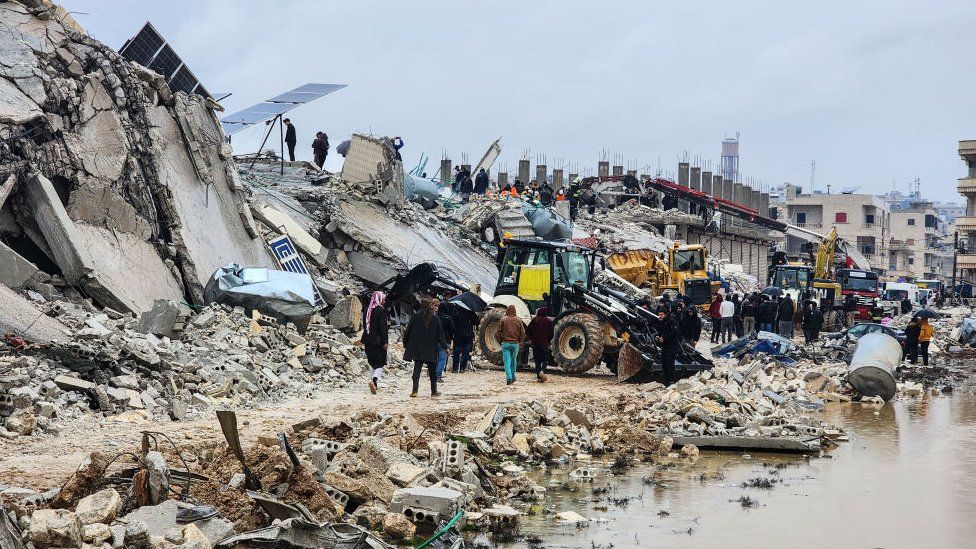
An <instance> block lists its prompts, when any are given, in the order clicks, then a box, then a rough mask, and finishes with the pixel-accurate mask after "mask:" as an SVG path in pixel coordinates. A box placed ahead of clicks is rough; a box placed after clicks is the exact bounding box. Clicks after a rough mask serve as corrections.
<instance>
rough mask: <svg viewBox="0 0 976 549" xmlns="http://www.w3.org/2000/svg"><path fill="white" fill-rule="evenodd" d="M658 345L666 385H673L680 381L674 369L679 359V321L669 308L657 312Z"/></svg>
mask: <svg viewBox="0 0 976 549" xmlns="http://www.w3.org/2000/svg"><path fill="white" fill-rule="evenodd" d="M657 318H658V321H659V322H658V323H657V344H658V346H659V347H660V349H661V369H662V370H663V371H664V384H665V385H671V384H673V383H674V382H676V381H678V374H677V373H676V372H675V369H674V362H675V360H677V358H678V340H679V337H680V335H679V334H678V319H676V318H675V317H674V315H673V314H671V312H670V311H669V310H668V308H667V307H660V308H658V310H657Z"/></svg>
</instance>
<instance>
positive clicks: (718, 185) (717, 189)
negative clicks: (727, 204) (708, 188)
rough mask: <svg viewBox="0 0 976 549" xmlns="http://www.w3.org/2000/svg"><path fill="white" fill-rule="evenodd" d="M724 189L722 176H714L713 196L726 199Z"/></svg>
mask: <svg viewBox="0 0 976 549" xmlns="http://www.w3.org/2000/svg"><path fill="white" fill-rule="evenodd" d="M723 192H724V189H723V187H722V174H719V173H716V174H712V196H717V197H720V198H724V197H725V195H724V194H722V193H723Z"/></svg>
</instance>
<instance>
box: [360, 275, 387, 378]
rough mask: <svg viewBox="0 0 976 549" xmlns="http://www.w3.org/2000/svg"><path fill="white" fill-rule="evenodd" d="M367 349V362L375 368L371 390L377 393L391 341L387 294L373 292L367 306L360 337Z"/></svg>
mask: <svg viewBox="0 0 976 549" xmlns="http://www.w3.org/2000/svg"><path fill="white" fill-rule="evenodd" d="M360 341H361V342H362V344H363V347H365V349H366V362H368V363H369V365H370V366H371V367H372V368H373V375H372V376H370V378H371V379H370V382H369V392H371V393H373V394H374V395H375V394H376V391H377V388H378V387H379V383H380V376H381V375H382V374H383V368H384V367H386V351H387V349H389V341H390V313H389V311H387V310H386V294H385V293H384V292H380V291H376V292H373V295H372V297H370V299H369V306H368V307H367V308H366V325H365V326H364V327H363V337H362V338H360Z"/></svg>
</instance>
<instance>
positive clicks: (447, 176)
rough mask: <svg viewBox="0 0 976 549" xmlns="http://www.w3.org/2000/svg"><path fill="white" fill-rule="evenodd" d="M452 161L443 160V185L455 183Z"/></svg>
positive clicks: (448, 159)
mask: <svg viewBox="0 0 976 549" xmlns="http://www.w3.org/2000/svg"><path fill="white" fill-rule="evenodd" d="M451 167H452V165H451V159H450V158H445V159H443V160H441V183H454V173H453V172H452V171H451Z"/></svg>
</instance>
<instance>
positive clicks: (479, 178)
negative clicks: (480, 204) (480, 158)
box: [468, 168, 491, 194]
mask: <svg viewBox="0 0 976 549" xmlns="http://www.w3.org/2000/svg"><path fill="white" fill-rule="evenodd" d="M468 178H469V179H470V178H471V174H468ZM490 183H491V181H489V180H488V173H487V172H485V169H484V168H481V169H480V170H478V175H476V176H475V177H474V189H473V190H474V194H485V193H486V192H488V185H489V184H490Z"/></svg>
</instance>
